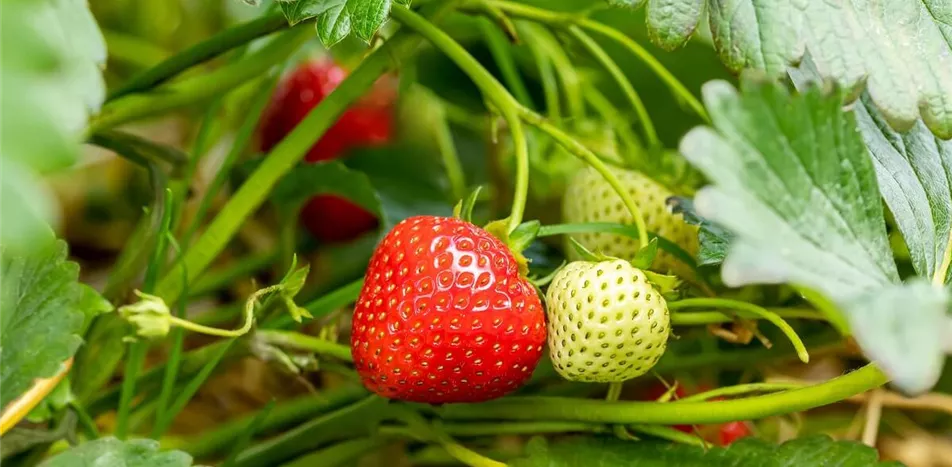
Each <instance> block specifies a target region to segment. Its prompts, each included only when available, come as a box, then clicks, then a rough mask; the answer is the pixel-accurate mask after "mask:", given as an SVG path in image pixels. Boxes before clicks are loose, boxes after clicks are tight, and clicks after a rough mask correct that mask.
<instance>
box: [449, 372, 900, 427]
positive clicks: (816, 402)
mask: <svg viewBox="0 0 952 467" xmlns="http://www.w3.org/2000/svg"><path fill="white" fill-rule="evenodd" d="M887 382H889V378H888V377H887V376H886V375H885V374H884V373H883V372H882V371H881V370H880V369H879V368H877V367H876V365H875V364H868V365H866V366H864V367H863V368H860V369H858V370H856V371H853V372H851V373H848V374H845V375H843V376H839V377H837V378H834V379H831V380H829V381H826V382H823V383H820V384H815V385H812V386H807V387H803V388H800V389H793V390H789V391H782V392H776V393H772V394H767V395H761V396H753V397H746V398H741V399H733V400H728V401H717V402H677V403H672V402H668V403H657V402H635V401H624V402H606V401H603V400H592V399H578V398H570V397H531V396H527V397H505V398H502V399H498V400H495V401H490V402H485V403H482V404H478V405H474V404H449V405H445V406H443V407H442V408H440V409H438V411H439V413H440V415H441V417H442V418H444V419H446V420H487V419H499V420H537V421H542V420H561V421H585V422H591V423H606V424H619V423H622V424H633V423H650V424H662V425H676V424H708V423H723V422H730V421H738V420H752V419H756V418H764V417H770V416H774V415H782V414H788V413H793V412H801V411H804V410H809V409H813V408H816V407H820V406H823V405H828V404H832V403H835V402H839V401H841V400H844V399H847V398H849V397H852V396H855V395H856V394H861V393H863V392H866V391H868V390H870V389H873V388H877V387H880V386H882V385H883V384H886V383H887Z"/></svg>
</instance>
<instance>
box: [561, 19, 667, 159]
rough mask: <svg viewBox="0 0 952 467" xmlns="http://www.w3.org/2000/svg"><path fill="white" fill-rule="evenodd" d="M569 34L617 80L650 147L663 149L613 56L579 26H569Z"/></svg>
mask: <svg viewBox="0 0 952 467" xmlns="http://www.w3.org/2000/svg"><path fill="white" fill-rule="evenodd" d="M568 30H569V33H570V34H571V35H572V37H574V38H575V40H577V41H578V42H579V43H581V44H582V47H585V49H586V50H588V53H590V54H591V55H592V57H594V58H595V61H597V62H598V63H599V64H601V65H602V67H603V68H605V71H607V72H608V74H609V75H611V77H612V78H613V79H614V80H615V83H616V84H618V87H620V88H621V90H622V93H624V94H625V97H626V98H627V99H628V102H629V103H630V104H631V106H632V108H634V109H635V114H636V115H638V121H639V122H640V123H641V127H642V128H643V129H644V131H645V139H646V141H647V142H648V146H650V147H652V148H658V147H661V140H659V139H658V132H657V131H655V128H654V124H653V123H652V122H651V116H650V115H648V109H647V108H645V104H644V102H642V100H641V96H639V95H638V91H635V87H634V86H632V85H631V81H629V80H628V77H627V76H625V73H624V72H623V71H621V68H619V67H618V64H617V63H615V61H614V60H612V58H611V56H609V55H608V53H607V52H605V49H603V48H602V46H600V45H598V42H595V40H594V39H592V38H591V37H589V35H588V34H586V33H585V32H584V31H582V30H581V29H580V28H579V27H578V26H569V28H568Z"/></svg>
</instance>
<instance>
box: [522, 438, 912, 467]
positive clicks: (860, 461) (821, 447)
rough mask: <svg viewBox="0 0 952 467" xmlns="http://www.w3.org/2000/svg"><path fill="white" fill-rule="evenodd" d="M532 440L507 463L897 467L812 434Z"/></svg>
mask: <svg viewBox="0 0 952 467" xmlns="http://www.w3.org/2000/svg"><path fill="white" fill-rule="evenodd" d="M541 441H542V440H541V439H534V440H532V441H531V442H530V444H529V447H528V451H529V452H528V456H527V457H526V458H523V459H519V460H517V461H516V462H513V463H511V464H510V465H512V466H513V467H562V466H565V467H569V466H576V465H585V466H591V467H615V466H626V467H655V466H657V467H661V466H667V465H678V466H682V467H721V466H723V467H728V466H737V465H751V466H753V465H756V466H758V467H794V466H805V465H809V466H813V467H833V466H836V467H887V466H891V467H898V466H899V465H901V464H898V463H890V462H879V461H878V460H877V452H876V450H874V449H872V448H870V447H868V446H865V445H862V444H859V443H856V442H850V441H834V440H833V439H831V438H829V437H827V436H812V437H805V438H799V439H795V440H793V441H788V442H786V443H784V444H781V445H780V446H777V445H773V444H768V443H766V442H764V441H762V440H759V439H755V438H744V439H741V440H740V441H737V442H735V443H734V444H732V445H731V446H730V447H727V448H713V449H710V450H707V451H705V450H704V449H701V448H700V447H697V446H686V445H683V444H672V443H662V442H655V441H641V442H635V443H633V442H630V441H622V440H618V439H615V438H608V437H589V438H578V439H575V440H571V441H568V442H560V443H552V444H550V445H548V446H547V445H546V444H545V443H544V442H541Z"/></svg>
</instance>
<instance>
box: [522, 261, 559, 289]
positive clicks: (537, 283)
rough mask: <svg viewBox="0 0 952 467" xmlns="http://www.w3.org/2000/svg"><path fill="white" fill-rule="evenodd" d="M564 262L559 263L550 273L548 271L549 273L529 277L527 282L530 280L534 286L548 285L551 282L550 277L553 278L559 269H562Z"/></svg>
mask: <svg viewBox="0 0 952 467" xmlns="http://www.w3.org/2000/svg"><path fill="white" fill-rule="evenodd" d="M566 264H568V262H567V261H562V264H560V265H559V267H557V268H555V269H554V270H553V271H552V272H551V273H549V275H547V276H543V277H539V278H536V279H533V278H529V282H532V284H533V285H535V286H536V287H544V286H546V285H548V284H549V282H552V279H555V276H556V275H557V274H558V273H559V272H560V271H562V268H564V267H565V265H566Z"/></svg>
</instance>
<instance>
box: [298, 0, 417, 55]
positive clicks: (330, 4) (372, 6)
mask: <svg viewBox="0 0 952 467" xmlns="http://www.w3.org/2000/svg"><path fill="white" fill-rule="evenodd" d="M400 3H403V4H407V3H409V1H408V0H404V1H401V2H400ZM280 5H281V10H282V11H283V12H284V16H285V17H287V19H288V22H289V23H291V24H297V23H299V22H301V21H304V20H306V19H309V18H315V21H316V26H317V36H318V37H320V39H321V42H323V43H324V46H325V47H331V46H333V45H334V44H337V43H338V42H340V41H342V40H343V39H344V38H346V37H347V36H349V35H350V34H351V33H352V32H353V33H354V34H356V35H357V37H359V38H361V39H363V40H364V41H366V42H370V40H371V39H372V38H373V36H374V34H376V33H377V30H378V29H380V26H381V25H383V23H384V21H386V20H387V18H388V17H389V15H390V6H391V0H293V1H290V2H282V3H280Z"/></svg>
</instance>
